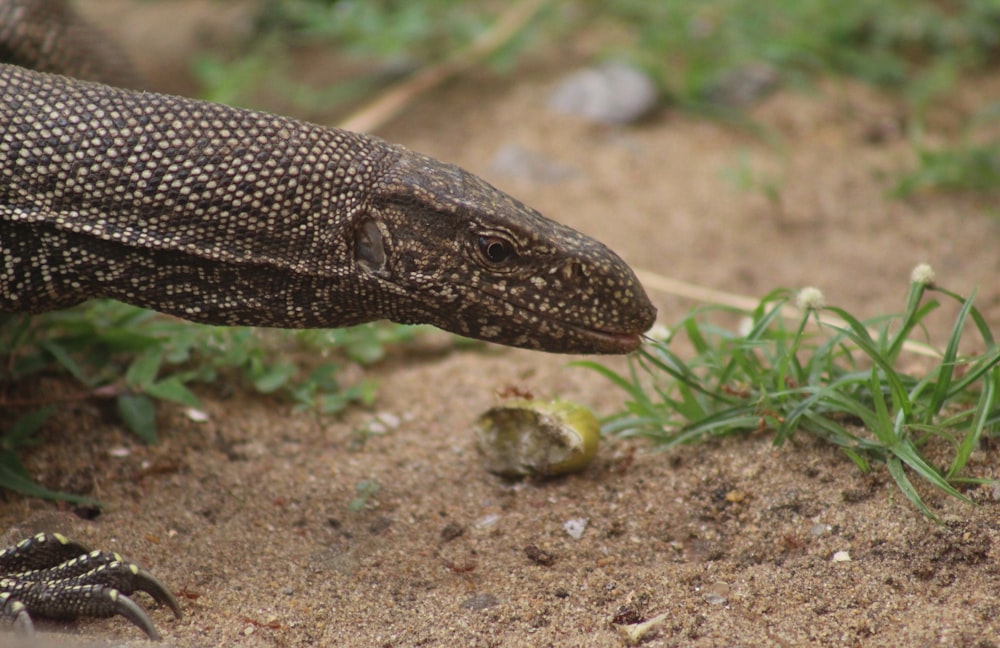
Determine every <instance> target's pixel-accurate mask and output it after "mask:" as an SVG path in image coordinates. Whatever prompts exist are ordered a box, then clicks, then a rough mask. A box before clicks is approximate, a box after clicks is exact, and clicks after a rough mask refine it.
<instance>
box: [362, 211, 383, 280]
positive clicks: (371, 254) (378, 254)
mask: <svg viewBox="0 0 1000 648" xmlns="http://www.w3.org/2000/svg"><path fill="white" fill-rule="evenodd" d="M354 258H355V259H356V260H357V262H358V263H359V264H360V265H361V266H362V267H363V268H365V269H366V270H368V271H369V272H372V273H376V274H378V273H380V272H382V271H383V270H385V262H386V257H385V246H384V245H383V244H382V230H380V229H379V227H378V224H377V223H376V222H375V221H373V220H366V221H363V222H362V223H361V225H359V226H358V228H357V230H355V232H354Z"/></svg>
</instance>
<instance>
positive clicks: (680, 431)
mask: <svg viewBox="0 0 1000 648" xmlns="http://www.w3.org/2000/svg"><path fill="white" fill-rule="evenodd" d="M812 290H814V289H812ZM939 298H944V299H948V300H954V301H955V302H956V303H957V304H958V314H957V316H956V317H955V321H954V323H953V325H952V327H951V330H950V334H949V337H948V340H947V344H946V346H945V349H944V351H943V352H941V353H940V354H939V355H937V356H936V357H935V358H934V359H933V361H932V362H930V365H931V366H929V367H927V368H926V370H921V371H920V372H919V373H915V372H913V371H907V370H906V369H904V368H902V365H903V363H901V362H900V361H899V360H900V356H901V355H902V354H903V353H904V352H906V348H907V346H908V345H911V344H912V342H910V338H911V335H912V334H914V333H915V332H916V331H918V330H920V329H922V328H924V326H925V319H926V318H927V316H928V315H929V314H930V313H931V312H933V311H934V310H936V309H937V308H938V307H939V306H940V305H941V304H940V302H939ZM794 299H795V296H794V295H793V294H792V293H790V292H789V291H787V290H779V291H775V292H773V293H771V294H769V295H767V296H766V297H765V298H764V299H762V300H761V302H760V304H759V305H758V306H757V307H756V308H755V309H754V310H753V311H751V312H743V311H739V310H736V309H730V308H722V307H717V306H710V307H707V308H701V309H697V310H695V311H693V312H692V313H690V314H689V315H688V316H687V317H685V318H684V319H683V320H682V321H681V322H680V323H679V324H678V325H677V326H676V327H675V328H674V329H673V330H672V331H671V333H670V335H669V336H668V337H667V339H666V340H664V341H662V342H654V343H651V344H647V345H646V346H645V347H644V348H643V349H642V350H641V351H640V352H639V353H638V354H637V355H636V356H634V358H633V359H632V361H631V365H630V369H629V373H628V374H627V375H621V374H618V373H616V372H614V371H612V370H610V369H608V368H607V367H604V366H603V365H600V364H597V363H593V362H583V363H581V364H582V365H584V366H587V367H589V368H591V369H593V370H595V371H597V372H599V373H601V374H603V375H604V376H606V377H607V378H609V379H610V380H611V381H612V382H613V383H614V384H616V385H617V386H618V387H620V388H621V389H623V390H624V391H625V392H626V393H627V394H628V397H629V400H628V402H627V404H626V409H625V411H623V412H620V413H619V414H617V415H615V416H613V417H612V418H611V419H609V420H608V421H607V422H606V424H605V432H607V433H610V434H616V435H620V436H641V437H647V438H649V439H652V440H653V441H655V442H657V443H660V444H664V445H665V446H668V447H669V446H673V445H677V444H681V443H695V442H698V441H701V440H704V439H706V438H708V437H714V436H730V435H734V434H738V433H743V432H750V431H765V430H768V431H770V432H771V433H773V434H774V443H775V445H779V446H780V445H781V444H783V443H784V442H785V441H787V440H788V439H790V438H792V436H793V435H795V434H810V435H813V436H815V437H818V438H820V439H822V440H824V441H826V442H829V443H832V444H834V445H835V446H837V447H839V448H840V449H841V450H842V451H843V452H844V453H845V454H846V455H847V456H848V457H849V458H850V459H851V460H852V461H853V462H854V463H855V464H856V465H857V466H858V468H860V469H861V470H863V471H869V470H872V464H873V463H876V462H877V463H884V464H885V465H886V467H887V469H888V471H889V473H890V475H891V476H892V478H893V479H894V480H895V482H896V484H897V486H898V487H899V489H900V490H901V491H902V492H903V494H904V495H905V496H906V497H907V498H908V499H909V500H910V501H911V502H912V503H913V504H914V505H915V506H916V507H917V508H919V509H920V510H921V511H922V512H923V513H924V514H926V515H928V516H930V517H932V518H935V519H936V516H935V515H934V513H933V512H932V511H931V510H930V508H928V506H927V505H926V504H925V502H924V501H923V499H922V498H921V497H920V495H919V493H918V492H917V490H916V488H914V486H913V483H912V482H911V476H914V475H915V476H916V477H917V478H919V479H922V480H924V481H926V482H927V483H929V484H931V485H932V486H934V487H935V488H938V489H940V490H941V491H943V492H945V493H947V494H949V495H951V496H953V497H956V498H958V499H960V500H963V501H970V500H969V499H968V498H967V497H966V496H965V495H964V494H962V492H961V491H960V490H959V489H958V488H957V486H958V485H961V484H963V483H969V482H978V481H982V480H977V479H976V478H973V477H968V476H966V475H965V474H964V469H965V467H966V464H967V463H968V460H969V457H970V455H971V453H972V451H973V450H974V449H975V448H976V447H977V445H978V443H979V440H980V438H982V436H983V435H984V434H987V433H989V432H991V431H992V430H993V429H994V427H995V426H996V424H997V422H998V420H1000V407H998V406H997V392H998V386H1000V369H998V364H1000V348H998V347H997V345H996V343H995V341H994V339H993V336H992V334H991V332H990V330H989V327H988V326H987V325H986V322H985V320H984V319H983V317H982V315H981V314H980V313H979V311H978V310H977V309H976V308H975V306H974V305H973V300H974V296H970V297H968V298H966V297H962V296H960V295H957V294H955V293H953V292H950V291H948V290H945V289H943V288H941V287H938V286H936V285H935V284H934V283H933V278H932V273H930V271H929V268H927V267H926V266H919V267H918V269H917V270H915V271H914V277H913V281H912V283H911V284H910V290H909V294H908V295H907V302H906V310H905V311H904V312H903V313H902V314H901V315H895V316H889V317H878V318H875V319H872V320H869V321H864V322H863V321H861V320H859V319H858V318H856V317H854V316H853V315H851V314H850V313H848V312H847V311H845V310H844V309H842V308H837V307H834V306H827V305H825V304H823V303H822V296H821V295H819V293H818V291H816V292H811V290H809V289H807V290H804V291H802V292H801V293H799V299H798V302H799V303H798V306H799V312H800V313H801V316H800V317H799V318H798V320H797V325H796V326H794V327H789V326H787V325H786V323H785V321H784V319H783V317H782V312H783V310H784V309H786V307H787V306H790V303H789V302H791V301H793V300H794ZM720 310H721V311H724V312H727V313H734V312H735V313H736V314H738V315H741V316H745V317H747V318H748V319H747V320H746V321H747V326H746V327H745V331H742V332H733V331H730V330H727V329H726V328H724V327H719V326H716V325H714V324H712V323H711V321H710V318H709V317H708V316H709V315H711V314H712V313H713V312H715V311H720ZM970 333H972V334H974V335H976V336H977V337H978V339H977V340H976V342H975V343H974V344H975V345H976V346H979V347H981V348H983V349H985V350H984V351H983V352H982V353H980V354H978V355H964V354H963V353H962V352H961V351H960V348H962V347H963V346H967V345H968V343H967V342H964V341H963V336H967V335H969V334H970ZM681 339H684V340H685V341H686V342H687V343H689V344H690V345H691V347H692V348H693V356H692V357H691V358H690V359H687V360H685V359H682V358H681V357H680V356H679V355H678V354H676V353H674V352H673V351H671V349H670V346H671V344H673V343H678V342H680V341H681ZM912 364H913V363H908V365H910V366H912ZM932 440H943V441H944V442H946V444H947V447H949V448H950V459H949V461H948V462H947V465H945V466H943V467H938V466H936V465H935V464H934V462H933V461H932V460H931V459H929V458H928V456H927V453H926V452H925V451H926V450H927V449H928V443H929V442H930V441H932ZM935 456H937V455H935Z"/></svg>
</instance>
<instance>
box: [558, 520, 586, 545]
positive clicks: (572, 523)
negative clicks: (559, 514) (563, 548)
mask: <svg viewBox="0 0 1000 648" xmlns="http://www.w3.org/2000/svg"><path fill="white" fill-rule="evenodd" d="M587 522H589V520H588V519H587V518H574V519H572V520H566V522H565V523H564V524H563V528H564V529H566V533H568V534H569V537H571V538H573V539H574V540H579V539H580V538H582V537H583V532H584V531H585V530H586V529H587Z"/></svg>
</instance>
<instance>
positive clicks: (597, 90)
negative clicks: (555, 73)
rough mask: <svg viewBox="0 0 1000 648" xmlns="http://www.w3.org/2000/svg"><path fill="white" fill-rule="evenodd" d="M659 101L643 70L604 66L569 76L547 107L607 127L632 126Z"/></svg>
mask: <svg viewBox="0 0 1000 648" xmlns="http://www.w3.org/2000/svg"><path fill="white" fill-rule="evenodd" d="M658 102H659V91H658V90H657V88H656V84H655V83H653V80H652V79H651V78H650V77H649V75H647V74H646V73H645V72H643V71H642V70H639V69H637V68H635V67H632V66H630V65H626V64H624V63H605V64H603V65H599V66H597V67H593V68H588V69H586V70H580V71H577V72H574V73H572V74H570V75H569V76H568V77H567V78H566V79H565V80H564V81H563V82H562V83H560V84H559V86H558V87H556V89H555V90H554V91H553V92H552V95H551V96H550V97H549V108H550V109H552V110H554V111H556V112H559V113H564V114H568V115H576V116H578V117H583V118H585V119H589V120H590V121H593V122H597V123H599V124H604V125H607V126H618V125H621V124H629V123H632V122H634V121H636V120H638V119H639V118H641V117H643V116H645V115H646V114H647V113H649V112H650V111H651V110H652V109H653V108H654V107H655V106H656V104H657V103H658Z"/></svg>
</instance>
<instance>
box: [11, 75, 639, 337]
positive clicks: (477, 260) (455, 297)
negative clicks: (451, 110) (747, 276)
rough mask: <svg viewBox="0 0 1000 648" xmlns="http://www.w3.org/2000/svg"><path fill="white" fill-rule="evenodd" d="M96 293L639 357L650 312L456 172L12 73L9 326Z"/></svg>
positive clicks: (274, 127) (157, 305)
mask: <svg viewBox="0 0 1000 648" xmlns="http://www.w3.org/2000/svg"><path fill="white" fill-rule="evenodd" d="M491 240H503V241H504V244H505V245H506V246H507V248H508V249H509V250H511V252H512V253H511V254H510V255H509V256H508V257H507V258H506V259H505V260H504V261H503V262H500V263H494V262H491V261H490V260H488V259H487V258H485V257H484V255H483V253H482V250H483V248H482V246H483V245H484V243H483V241H491ZM98 296H100V297H113V298H116V299H120V300H122V301H125V302H128V303H131V304H136V305H139V306H146V307H149V308H153V309H155V310H158V311H161V312H165V313H170V314H173V315H177V316H180V317H184V318H186V319H190V320H193V321H198V322H205V323H210V324H228V325H256V326H276V327H284V328H302V327H333V326H347V325H351V324H357V323H361V322H367V321H372V320H376V319H381V318H388V319H392V320H393V321H397V322H403V323H425V324H433V325H436V326H439V327H441V328H444V329H446V330H449V331H453V332H456V333H459V334H461V335H466V336H469V337H473V338H479V339H483V340H488V341H491V342H496V343H500V344H508V345H513V346H521V347H527V348H534V349H541V350H545V351H553V352H574V353H622V352H626V351H629V350H632V349H634V348H635V346H636V345H637V344H638V334H639V333H641V332H643V331H645V330H646V329H647V328H649V326H651V325H652V322H653V318H654V317H655V312H656V311H655V309H654V308H653V306H652V304H651V303H650V302H649V299H648V297H647V296H646V294H645V292H644V291H643V290H642V287H641V286H640V285H639V282H638V280H637V279H636V277H635V275H634V274H633V273H632V271H631V269H629V267H628V266H627V265H626V264H625V262H624V261H622V260H621V259H620V258H619V257H618V256H617V255H616V254H614V253H613V252H612V251H611V250H609V249H608V248H607V247H605V246H604V245H602V244H601V243H599V242H597V241H595V240H594V239H592V238H590V237H587V236H584V235H583V234H581V233H579V232H577V231H575V230H573V229H571V228H569V227H566V226H563V225H560V224H559V223H556V222H554V221H551V220H549V219H547V218H545V217H543V216H542V215H541V214H539V213H538V212H536V211H534V210H532V209H530V208H529V207H527V206H525V205H523V204H522V203H520V202H519V201H517V200H515V199H514V198H511V197H510V196H508V195H507V194H505V193H503V192H501V191H499V190H497V189H496V188H494V187H492V186H491V185H489V184H488V183H486V182H484V181H483V180H481V179H480V178H477V177H475V176H473V175H471V174H469V173H467V172H465V171H463V170H462V169H459V168H458V167H455V166H452V165H448V164H444V163H441V162H438V161H437V160H433V159H431V158H429V157H426V156H423V155H420V154H417V153H413V152H411V151H407V150H406V149H404V148H402V147H399V146H395V145H391V144H388V143H386V142H384V141H383V140H380V139H378V138H375V137H369V136H365V135H360V134H356V133H349V132H346V131H341V130H337V129H331V128H324V127H321V126H316V125H312V124H307V123H303V122H298V121H295V120H292V119H287V118H284V117H277V116H274V115H268V114H265V113H260V112H254V111H248V110H240V109H237V108H230V107H227V106H221V105H218V104H212V103H207V102H202V101H195V100H191V99H184V98H179V97H171V96H166V95H157V94H153V93H143V92H133V91H125V90H119V89H115V88H112V87H108V86H105V85H100V84H96V83H86V82H81V81H77V80H72V79H67V78H65V77H57V76H51V75H45V74H41V73H37V72H31V71H28V70H25V69H22V68H19V67H15V66H9V65H0V311H6V312H40V311H45V310H51V309H55V308H61V307H65V306H70V305H72V304H76V303H79V302H81V301H84V300H86V299H88V298H91V297H98Z"/></svg>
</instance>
